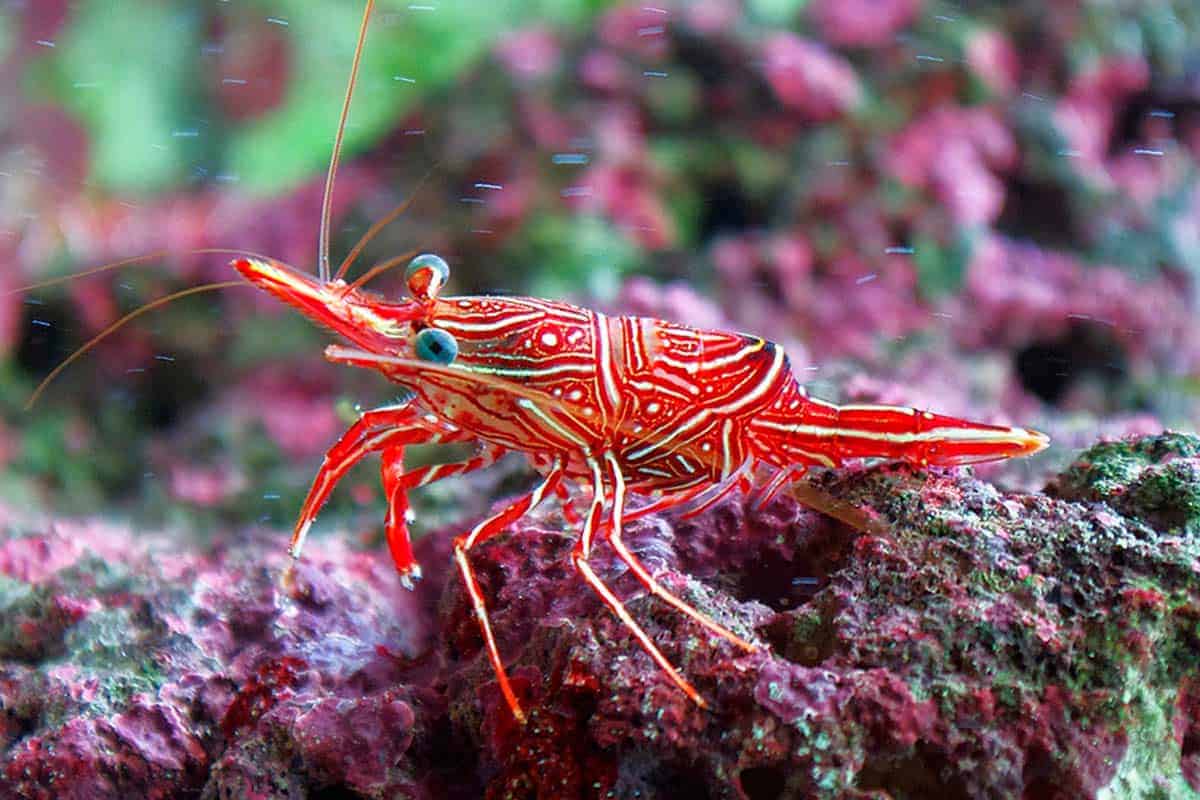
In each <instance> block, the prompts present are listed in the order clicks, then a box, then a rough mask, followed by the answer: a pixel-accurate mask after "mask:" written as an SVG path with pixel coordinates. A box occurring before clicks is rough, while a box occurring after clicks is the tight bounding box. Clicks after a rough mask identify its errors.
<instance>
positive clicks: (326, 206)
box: [317, 0, 375, 283]
mask: <svg viewBox="0 0 1200 800" xmlns="http://www.w3.org/2000/svg"><path fill="white" fill-rule="evenodd" d="M374 7H375V0H367V5H366V8H364V9H363V18H362V25H360V26H359V29H358V44H357V45H356V46H355V48H354V62H353V63H352V64H351V65H350V80H349V81H348V82H347V84H346V98H345V100H343V101H342V115H341V117H340V118H338V127H337V135H336V136H334V139H333V154H332V155H330V156H329V172H327V173H325V197H324V198H323V199H322V200H321V238H320V241H319V242H318V244H317V250H318V252H317V271H318V273H319V274H320V277H321V283H329V224H330V218H331V217H332V216H333V179H334V176H335V175H336V174H337V168H338V161H339V160H340V159H341V156H342V136H343V135H344V134H345V132H346V117H347V116H348V115H349V114H350V98H351V97H353V96H354V84H355V83H356V82H357V81H358V62H359V61H360V60H362V51H363V43H364V42H365V41H366V39H367V23H368V22H369V21H370V19H371V10H372V9H373V8H374Z"/></svg>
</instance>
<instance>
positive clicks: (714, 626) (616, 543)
mask: <svg viewBox="0 0 1200 800" xmlns="http://www.w3.org/2000/svg"><path fill="white" fill-rule="evenodd" d="M605 461H606V462H608V465H609V467H610V469H611V470H612V471H615V472H619V470H620V465H619V464H617V463H616V461H615V459H613V457H612V456H611V455H606V456H605ZM685 499H686V498H681V499H680V502H684V500H685ZM616 500H617V498H616V497H614V498H613V502H614V504H615V502H616ZM608 541H609V543H610V544H611V545H612V548H613V550H614V551H615V552H616V554H617V558H619V559H621V561H622V562H624V564H625V565H626V566H627V567H629V570H630V571H631V572H632V573H633V574H634V576H635V577H636V578H637V579H638V580H639V581H640V582H641V584H642V585H643V586H645V587H646V589H647V591H649V592H650V593H651V594H653V595H654V596H655V597H657V598H659V599H660V600H662V601H663V602H665V603H666V604H667V605H669V606H671V607H672V608H674V609H675V610H676V611H679V612H681V613H683V614H685V615H687V616H688V617H690V618H692V619H693V620H695V621H696V622H698V623H700V624H701V625H703V626H704V627H705V628H707V629H708V630H710V631H712V632H713V633H715V634H717V635H718V636H720V637H721V638H723V639H725V640H726V641H728V642H731V643H732V644H734V645H736V646H738V647H740V648H742V649H743V650H745V651H746V652H748V653H753V652H755V651H756V650H757V649H758V648H757V647H755V646H754V645H752V644H750V643H749V642H747V641H746V640H745V639H743V638H742V637H740V636H738V635H737V634H736V633H734V632H733V631H731V630H729V629H728V628H726V627H725V626H724V625H722V624H721V623H719V622H717V621H716V620H715V619H712V618H711V617H709V616H708V615H707V614H705V613H704V612H702V611H700V610H698V609H696V608H694V607H692V606H691V605H689V604H688V603H687V602H686V601H684V600H683V599H682V598H679V597H676V596H675V595H673V594H671V593H670V592H669V591H667V590H666V589H665V588H664V587H663V585H662V584H660V583H659V582H658V581H657V580H655V579H654V576H653V575H651V574H650V573H649V572H648V571H647V570H646V567H645V566H644V565H643V564H642V562H640V561H638V559H637V557H636V556H634V554H633V553H632V552H630V550H629V548H627V547H626V546H625V541H624V539H623V538H622V531H621V526H620V525H617V524H615V523H614V524H613V526H612V528H611V529H610V530H609V533H608Z"/></svg>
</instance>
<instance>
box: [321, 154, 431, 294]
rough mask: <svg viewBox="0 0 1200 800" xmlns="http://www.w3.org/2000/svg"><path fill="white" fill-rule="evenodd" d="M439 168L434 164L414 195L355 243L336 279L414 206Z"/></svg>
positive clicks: (381, 218) (374, 224)
mask: <svg viewBox="0 0 1200 800" xmlns="http://www.w3.org/2000/svg"><path fill="white" fill-rule="evenodd" d="M439 166H440V165H439V164H434V165H433V166H432V167H430V168H429V170H428V171H427V172H426V173H425V174H424V175H422V176H421V180H419V181H417V185H416V187H415V188H414V189H413V190H412V194H410V195H409V196H408V197H406V198H405V199H404V201H403V202H401V203H400V204H399V205H397V206H396V207H395V208H393V209H392V210H391V211H389V212H388V213H386V214H384V215H383V216H382V217H380V218H379V219H378V220H376V221H375V222H374V223H373V224H372V225H371V227H370V228H368V229H367V232H366V233H364V234H363V235H362V238H360V239H359V240H358V241H357V242H355V244H354V247H352V248H350V253H349V254H348V255H347V256H346V258H345V260H343V261H342V265H341V266H340V267H338V271H337V274H335V275H334V276H333V277H334V278H335V279H337V278H341V277H343V276H345V274H346V271H347V270H348V269H350V267H351V265H352V264H354V260H355V259H356V258H358V256H359V255H360V254H361V253H362V251H363V248H365V247H366V246H367V244H368V243H370V241H371V240H372V239H374V238H375V236H376V235H377V234H378V233H379V232H380V231H381V230H383V229H384V228H385V227H387V226H388V225H390V224H391V223H392V222H394V221H395V220H396V218H397V217H399V216H400V215H401V214H403V213H404V212H405V211H407V210H408V207H409V206H410V205H412V202H413V201H414V200H416V199H417V194H418V193H419V192H420V191H421V187H423V186H424V185H425V183H426V182H427V181H428V180H429V178H430V176H431V175H433V173H434V172H436V171H437V169H438V167H439Z"/></svg>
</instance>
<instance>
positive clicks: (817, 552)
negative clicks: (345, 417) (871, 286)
mask: <svg viewBox="0 0 1200 800" xmlns="http://www.w3.org/2000/svg"><path fill="white" fill-rule="evenodd" d="M816 487H817V488H818V489H819V490H821V491H824V492H826V493H828V494H830V495H832V496H835V497H837V498H839V499H841V500H842V501H845V502H849V503H852V504H854V505H856V506H858V507H860V508H862V509H864V510H865V511H866V513H867V515H868V516H869V517H870V518H872V520H873V523H874V524H873V531H872V532H870V533H862V532H858V531H855V530H852V529H850V528H848V527H846V526H845V525H843V524H841V523H836V522H833V521H831V520H829V519H828V518H826V517H823V516H821V515H819V514H817V513H815V512H813V511H810V510H806V509H804V508H803V507H801V506H799V505H798V504H796V502H795V501H793V500H791V499H790V498H782V499H778V500H776V501H775V502H774V503H773V504H772V505H770V506H768V507H767V508H765V509H763V510H761V511H758V512H755V511H752V510H749V507H748V505H747V504H746V503H744V502H742V501H733V502H729V503H726V504H725V505H722V506H720V507H718V508H716V509H714V510H712V511H711V512H709V513H708V514H706V515H704V516H701V517H699V518H697V519H695V520H691V521H687V522H682V521H679V520H677V519H673V518H661V517H656V518H648V519H645V520H642V521H639V522H636V523H632V524H631V525H630V528H629V531H628V534H627V541H628V543H629V545H630V547H631V548H632V549H634V551H635V552H637V553H638V554H639V555H640V556H641V558H642V559H643V560H644V561H645V562H646V563H647V564H648V565H649V566H650V568H651V569H652V570H653V571H655V572H656V573H657V574H659V576H660V578H661V580H662V581H663V583H664V584H665V585H666V586H667V587H668V588H670V589H672V590H674V591H676V592H678V593H679V594H680V595H681V596H683V597H684V598H686V599H688V600H689V601H690V602H692V603H694V604H695V605H697V606H698V607H699V608H701V609H703V610H705V611H707V612H708V613H710V614H711V615H713V616H714V617H716V618H717V619H718V620H720V621H722V622H724V623H725V624H727V625H729V626H731V627H732V628H733V629H734V630H736V631H738V632H739V633H741V634H743V635H744V636H747V637H749V638H751V639H752V640H754V641H757V642H759V643H761V644H762V645H764V649H763V650H762V651H761V652H759V653H756V654H752V655H746V654H742V653H740V652H734V651H733V650H732V649H731V648H730V647H729V646H728V645H727V644H724V643H722V642H720V641H718V640H714V638H713V637H711V636H709V635H706V634H704V633H703V632H702V631H701V630H700V629H699V628H698V627H697V626H695V625H694V624H693V623H691V622H689V621H687V620H686V619H685V618H683V617H681V616H679V615H677V614H675V613H674V612H671V611H669V610H668V609H667V608H665V607H664V606H663V605H662V604H661V603H660V602H658V601H657V600H654V599H653V598H650V597H647V596H645V595H644V593H642V592H641V591H639V587H638V585H637V584H636V582H635V581H634V580H633V579H632V576H630V575H629V574H627V573H625V572H623V570H622V569H621V567H620V564H619V562H616V561H614V560H612V559H611V558H610V555H609V553H608V548H607V546H606V545H604V544H603V543H602V544H600V545H599V546H598V548H597V554H596V557H595V566H596V568H597V571H598V572H599V574H600V575H601V576H602V577H603V578H604V579H605V580H607V581H610V582H611V584H612V585H613V586H614V588H615V589H616V591H617V593H618V594H619V595H621V596H623V597H625V598H627V601H628V606H629V609H630V611H631V613H632V614H633V615H634V617H635V618H636V619H638V620H639V621H640V622H641V623H642V624H643V625H644V626H645V627H646V629H647V630H648V632H649V633H650V634H651V636H652V637H653V638H654V639H655V640H656V641H657V642H659V644H660V645H661V646H662V649H663V650H664V652H665V653H666V654H667V655H668V656H669V657H670V658H671V659H673V660H674V661H675V663H677V664H678V665H679V666H680V668H681V670H682V671H683V673H684V674H685V675H687V676H688V678H689V679H690V680H692V681H693V682H694V683H695V684H696V686H697V687H698V688H699V689H700V691H701V692H702V693H703V695H704V696H705V697H706V699H707V700H708V701H709V702H710V703H711V705H712V710H711V711H709V712H706V711H702V710H700V709H699V708H697V707H695V706H694V705H692V704H691V703H690V701H688V700H687V698H686V697H684V696H683V695H682V694H681V693H679V692H678V691H676V690H675V689H674V688H673V687H672V685H671V684H670V683H669V682H668V681H667V680H666V679H665V678H664V677H663V676H662V675H661V674H660V673H659V672H658V671H657V670H656V669H655V668H654V666H653V665H652V664H651V662H650V660H649V659H648V658H647V657H646V656H645V655H644V654H643V653H642V652H641V651H640V650H638V649H637V647H636V645H635V644H634V643H633V642H632V640H631V638H630V637H629V636H628V634H627V633H626V632H625V630H624V629H623V628H622V627H621V625H620V624H619V622H618V621H617V620H616V619H615V618H614V617H613V616H612V615H611V614H610V613H609V612H608V611H607V610H606V609H605V608H604V607H603V606H602V605H601V604H600V602H599V601H598V600H596V599H595V598H594V597H592V596H591V595H590V593H589V592H587V591H586V590H585V588H584V587H583V585H582V584H581V582H580V581H579V580H578V579H577V577H576V576H575V575H574V573H573V572H572V570H571V569H570V568H569V566H568V561H567V558H566V556H567V553H568V550H569V548H570V546H571V545H572V543H573V537H574V533H573V531H571V530H570V527H569V526H568V525H566V523H565V522H564V521H563V519H562V518H561V516H560V515H559V514H558V512H557V511H554V510H548V511H545V512H543V513H541V514H539V515H536V516H534V517H532V518H531V519H530V520H528V521H527V522H524V523H522V524H520V525H519V526H517V527H516V528H514V529H513V530H511V531H510V532H509V533H507V534H506V535H504V536H501V537H499V538H497V539H496V540H494V541H492V542H490V543H488V544H487V545H484V546H482V547H480V548H479V549H478V551H477V552H476V554H475V555H474V563H475V564H476V566H477V568H478V571H479V576H480V581H481V584H482V585H483V588H484V592H485V595H486V597H487V598H488V602H489V606H490V609H491V614H492V620H493V624H494V627H495V629H496V631H497V635H498V638H499V642H500V647H501V649H502V652H503V653H504V654H505V657H506V659H507V661H508V663H509V668H510V672H511V674H512V676H513V679H514V684H515V685H516V687H517V690H518V692H520V693H521V694H522V695H523V696H524V698H525V702H526V704H527V706H528V709H529V712H530V722H529V725H528V726H527V727H526V728H524V729H522V728H520V727H518V726H516V725H515V724H513V722H512V721H511V719H510V717H509V715H508V713H507V711H506V709H505V707H504V705H503V703H502V701H501V699H500V696H499V693H498V691H497V688H496V684H495V681H494V679H493V676H492V673H491V669H490V666H489V665H488V662H487V659H486V657H485V656H484V655H483V653H482V649H481V640H480V636H479V632H478V629H477V627H476V624H475V621H474V618H473V616H472V614H471V612H470V609H469V605H468V604H467V599H466V595H465V593H464V592H463V591H462V589H461V586H460V585H459V582H458V581H457V580H456V579H455V578H454V574H453V573H452V572H451V571H450V569H449V558H448V546H449V540H450V538H451V537H452V536H453V534H454V533H455V530H453V529H449V530H445V531H442V532H439V533H436V534H433V535H430V536H428V537H426V538H425V539H423V540H422V541H421V542H420V545H419V549H420V551H421V553H420V554H421V557H422V560H423V561H424V563H425V567H426V575H427V578H426V580H425V581H424V582H423V583H422V584H421V585H420V586H419V588H418V590H417V591H416V592H412V593H410V592H406V591H404V590H402V589H401V588H400V586H399V583H398V581H397V580H396V578H395V576H394V575H393V574H392V572H391V567H390V565H389V564H388V563H387V562H386V557H385V556H384V555H383V554H382V553H375V552H359V551H356V550H354V549H353V548H351V547H350V546H348V545H347V544H346V542H345V541H344V540H343V539H342V538H340V537H337V536H324V537H317V539H316V540H315V541H314V542H313V546H312V549H311V550H310V552H309V555H308V556H307V557H306V559H305V561H304V562H303V563H302V564H301V566H300V568H299V570H298V571H297V574H296V577H295V582H294V584H293V586H292V587H291V589H290V590H285V589H284V588H282V583H281V580H280V577H281V575H282V573H283V568H284V566H285V561H286V559H285V558H284V556H283V552H282V540H283V536H282V534H278V533H273V532H272V533H263V532H248V531H240V532H233V533H222V534H221V535H218V536H214V537H213V538H212V541H211V542H208V543H203V544H201V543H188V542H186V541H183V540H182V539H181V538H180V536H179V535H176V536H171V535H168V534H166V533H155V534H147V533H143V532H135V531H132V530H129V529H126V528H123V527H121V526H118V525H115V524H104V523H100V522H94V521H83V522H69V521H62V520H60V521H52V522H46V521H31V520H30V519H28V518H24V517H22V516H20V515H19V514H17V513H16V512H14V511H13V510H11V509H9V510H7V511H5V512H4V516H5V519H4V523H5V534H4V538H3V539H2V540H0V609H2V614H0V797H4V798H9V797H12V798H51V797H54V798H109V797H112V798H117V797H151V798H175V797H196V796H200V797H203V798H213V799H215V798H233V797H239V798H241V797H253V798H264V799H265V798H331V797H366V798H384V797H388V798H390V797H413V798H435V797H436V798H456V797H462V798H467V797H479V796H486V797H489V798H524V797H530V798H576V797H578V798H591V797H618V798H624V797H640V798H673V797H713V798H718V797H720V798H748V799H749V800H766V799H767V798H809V797H817V798H878V800H883V799H884V798H894V799H896V800H899V799H900V798H922V797H930V796H940V797H945V798H950V799H957V798H1007V797H1024V798H1031V799H1037V798H1087V797H1097V798H1117V797H1120V798H1126V797H1129V798H1177V797H1180V798H1186V797H1200V501H1198V499H1197V498H1200V439H1198V438H1196V437H1193V436H1187V435H1182V434H1163V435H1160V436H1154V437H1145V438H1142V439H1136V440H1129V441H1123V442H1114V443H1107V444H1100V445H1097V446H1095V447H1093V448H1092V449H1091V450H1089V451H1087V452H1085V453H1084V454H1083V455H1082V456H1081V457H1080V458H1079V459H1078V460H1077V461H1076V462H1075V464H1073V465H1072V466H1071V467H1070V468H1069V469H1068V470H1066V471H1065V472H1063V473H1062V474H1061V475H1059V476H1057V477H1056V478H1055V479H1053V480H1052V481H1051V482H1050V484H1049V486H1048V487H1047V490H1046V491H1045V492H1044V493H1040V494H1028V495H1005V494H1003V493H1001V492H999V491H998V490H997V489H996V488H995V487H993V486H992V485H991V484H989V483H986V482H983V481H980V480H978V479H976V478H974V477H973V476H972V474H971V473H970V472H969V471H965V470H960V471H940V472H929V473H918V472H914V471H912V470H910V469H907V468H902V467H895V466H876V467H862V468H858V469H849V470H844V471H841V472H838V473H831V474H827V475H823V476H819V477H818V478H817V479H816Z"/></svg>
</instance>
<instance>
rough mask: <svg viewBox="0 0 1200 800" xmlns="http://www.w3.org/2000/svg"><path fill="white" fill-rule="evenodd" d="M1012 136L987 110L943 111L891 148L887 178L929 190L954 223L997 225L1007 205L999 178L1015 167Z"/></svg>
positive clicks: (903, 133) (919, 121)
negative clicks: (894, 178)
mask: <svg viewBox="0 0 1200 800" xmlns="http://www.w3.org/2000/svg"><path fill="white" fill-rule="evenodd" d="M1016 160H1017V145H1016V141H1015V140H1014V138H1013V135H1012V132H1011V131H1010V130H1009V129H1008V127H1007V126H1006V125H1005V124H1004V123H1003V122H1002V121H1001V120H1000V119H999V118H998V117H997V116H996V114H995V113H994V112H993V111H991V110H989V109H986V108H979V109H973V108H972V109H968V108H956V107H949V106H947V107H940V108H937V109H934V110H933V111H930V112H929V113H927V114H925V115H924V116H921V117H919V118H918V119H916V120H914V121H913V122H912V123H910V124H909V125H908V126H907V127H906V128H905V129H904V130H903V131H901V132H900V134H899V135H897V136H896V137H894V138H893V139H892V141H891V143H890V145H889V152H888V157H887V170H888V172H889V173H890V174H891V175H893V176H894V177H896V178H897V179H899V180H900V181H902V182H903V183H906V184H908V185H910V186H916V187H922V188H925V189H928V190H930V191H931V192H932V193H933V195H934V196H935V197H936V198H937V201H938V204H939V205H940V206H943V207H945V209H946V210H947V212H948V213H949V215H950V217H951V218H952V219H953V220H954V222H956V223H958V224H961V225H982V224H987V223H990V222H993V221H995V219H996V217H998V216H999V214H1000V210H1001V208H1002V206H1003V204H1004V197H1005V191H1004V185H1003V183H1002V181H1001V178H1000V177H999V175H1000V174H1002V173H1004V172H1005V171H1007V170H1009V169H1012V168H1013V167H1014V166H1015V165H1016Z"/></svg>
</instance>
